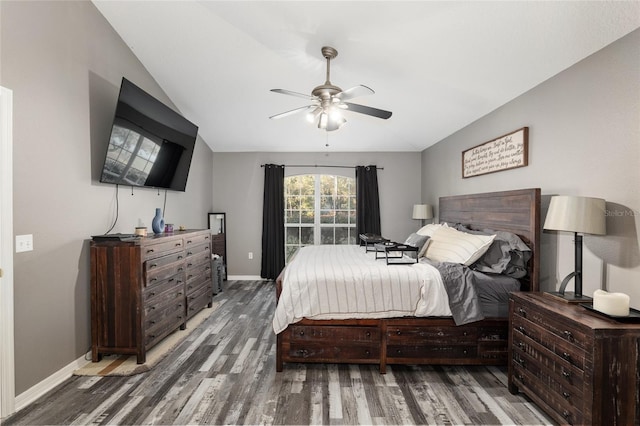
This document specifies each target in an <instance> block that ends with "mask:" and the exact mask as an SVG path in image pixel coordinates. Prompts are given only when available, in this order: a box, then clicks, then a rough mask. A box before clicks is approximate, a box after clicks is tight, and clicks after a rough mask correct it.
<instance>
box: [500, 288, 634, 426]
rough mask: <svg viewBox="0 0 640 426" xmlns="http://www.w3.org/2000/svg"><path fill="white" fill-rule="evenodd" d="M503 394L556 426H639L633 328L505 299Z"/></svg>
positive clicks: (556, 306) (569, 307)
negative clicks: (526, 400)
mask: <svg viewBox="0 0 640 426" xmlns="http://www.w3.org/2000/svg"><path fill="white" fill-rule="evenodd" d="M509 304H510V307H509V309H510V313H509V320H510V322H509V324H510V327H509V359H510V362H509V391H510V392H511V393H514V394H515V393H517V392H518V391H521V392H523V393H524V394H526V395H527V396H528V397H530V398H531V399H532V400H533V401H534V402H535V403H536V404H537V405H538V406H539V407H540V408H542V409H543V410H544V411H545V412H546V413H547V414H548V415H549V416H551V417H552V418H553V419H554V420H556V421H557V422H559V423H561V424H575V425H577V424H580V425H583V424H588V425H638V424H640V403H639V400H640V324H633V323H625V322H618V321H614V320H612V319H609V318H606V317H604V316H601V315H599V314H597V313H593V312H590V311H588V310H587V309H585V308H584V307H582V306H580V305H574V304H568V303H564V302H562V301H558V300H555V299H554V298H552V297H549V296H545V295H543V294H541V293H512V295H511V299H510V302H509Z"/></svg>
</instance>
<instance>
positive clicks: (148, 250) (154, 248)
mask: <svg viewBox="0 0 640 426" xmlns="http://www.w3.org/2000/svg"><path fill="white" fill-rule="evenodd" d="M183 248H184V242H183V241H182V238H175V239H174V238H172V239H171V240H169V241H164V242H158V243H157V244H145V245H144V246H143V247H142V260H143V261H146V260H150V259H155V258H156V257H161V256H164V255H166V254H170V253H174V252H176V251H182V249H183Z"/></svg>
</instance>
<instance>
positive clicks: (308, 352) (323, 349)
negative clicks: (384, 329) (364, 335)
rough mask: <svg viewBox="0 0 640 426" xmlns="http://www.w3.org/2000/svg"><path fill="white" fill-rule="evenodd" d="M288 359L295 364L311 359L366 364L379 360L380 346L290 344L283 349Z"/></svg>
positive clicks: (298, 342)
mask: <svg viewBox="0 0 640 426" xmlns="http://www.w3.org/2000/svg"><path fill="white" fill-rule="evenodd" d="M284 350H285V353H286V354H287V355H288V357H289V359H291V360H292V361H293V362H295V360H296V359H301V360H302V359H305V358H313V359H318V360H320V361H326V362H332V361H340V362H358V361H359V362H366V361H374V362H376V363H377V362H379V360H380V346H379V345H378V344H369V345H357V346H354V345H347V344H346V343H345V342H342V343H341V344H339V343H336V344H331V345H330V344H327V345H315V344H310V343H308V342H301V341H296V342H290V344H289V345H288V348H286V347H285V348H284Z"/></svg>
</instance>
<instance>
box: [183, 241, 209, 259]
mask: <svg viewBox="0 0 640 426" xmlns="http://www.w3.org/2000/svg"><path fill="white" fill-rule="evenodd" d="M203 253H206V255H208V258H209V259H211V245H210V244H209V242H206V243H201V244H193V245H189V246H187V247H186V248H185V254H186V255H187V257H189V256H195V255H201V254H203Z"/></svg>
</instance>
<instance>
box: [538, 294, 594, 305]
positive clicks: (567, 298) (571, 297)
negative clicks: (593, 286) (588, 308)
mask: <svg viewBox="0 0 640 426" xmlns="http://www.w3.org/2000/svg"><path fill="white" fill-rule="evenodd" d="M543 294H544V295H545V296H549V297H552V298H554V299H556V300H559V301H561V302H564V303H590V302H593V299H592V298H590V297H589V296H585V295H584V294H583V295H582V296H579V297H576V294H575V293H574V292H572V291H565V292H564V294H563V293H559V292H557V291H545V292H544V293H543Z"/></svg>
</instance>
